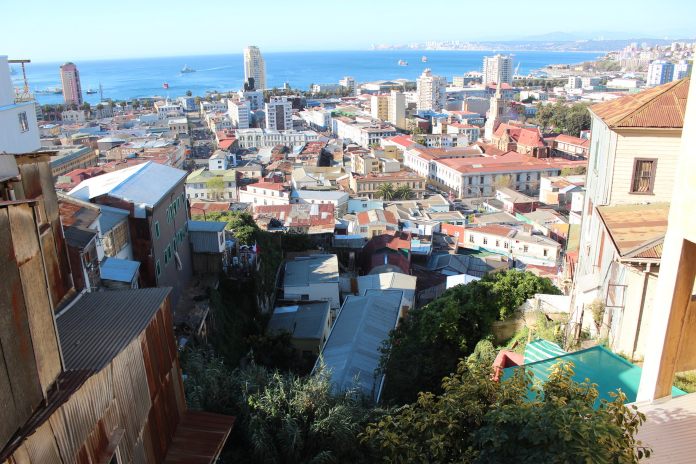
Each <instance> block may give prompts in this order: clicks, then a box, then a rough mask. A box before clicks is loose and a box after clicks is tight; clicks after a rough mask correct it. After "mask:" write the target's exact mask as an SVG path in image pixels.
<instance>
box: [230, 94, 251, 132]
mask: <svg viewBox="0 0 696 464" xmlns="http://www.w3.org/2000/svg"><path fill="white" fill-rule="evenodd" d="M227 115H228V116H229V118H230V121H232V125H233V126H234V127H236V128H237V129H248V128H249V121H250V119H251V112H250V109H249V102H247V101H246V100H240V101H237V102H235V101H232V100H227Z"/></svg>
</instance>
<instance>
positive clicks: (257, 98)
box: [237, 90, 263, 111]
mask: <svg viewBox="0 0 696 464" xmlns="http://www.w3.org/2000/svg"><path fill="white" fill-rule="evenodd" d="M237 95H239V100H246V101H247V102H248V103H249V110H251V111H256V110H260V109H263V91H262V90H240V91H239V92H237Z"/></svg>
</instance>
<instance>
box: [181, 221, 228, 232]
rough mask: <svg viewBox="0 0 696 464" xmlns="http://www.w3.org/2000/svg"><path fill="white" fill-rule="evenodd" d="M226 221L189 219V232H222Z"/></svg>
mask: <svg viewBox="0 0 696 464" xmlns="http://www.w3.org/2000/svg"><path fill="white" fill-rule="evenodd" d="M226 225H227V223H226V222H221V221H220V222H218V221H189V222H188V230H189V232H222V231H223V230H225V226H226Z"/></svg>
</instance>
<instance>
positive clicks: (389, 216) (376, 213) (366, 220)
mask: <svg viewBox="0 0 696 464" xmlns="http://www.w3.org/2000/svg"><path fill="white" fill-rule="evenodd" d="M357 218H358V224H360V225H361V226H362V225H366V224H371V223H373V222H386V223H387V224H394V225H396V224H398V223H399V221H397V220H396V216H394V213H392V212H391V211H386V210H383V209H371V210H369V211H361V212H359V213H358V214H357Z"/></svg>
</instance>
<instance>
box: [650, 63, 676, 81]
mask: <svg viewBox="0 0 696 464" xmlns="http://www.w3.org/2000/svg"><path fill="white" fill-rule="evenodd" d="M673 76H674V63H670V62H669V61H665V60H655V61H653V62H652V63H650V66H648V76H647V78H646V81H645V84H646V85H648V86H651V85H662V84H666V83H668V82H671V81H672V77H673Z"/></svg>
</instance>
